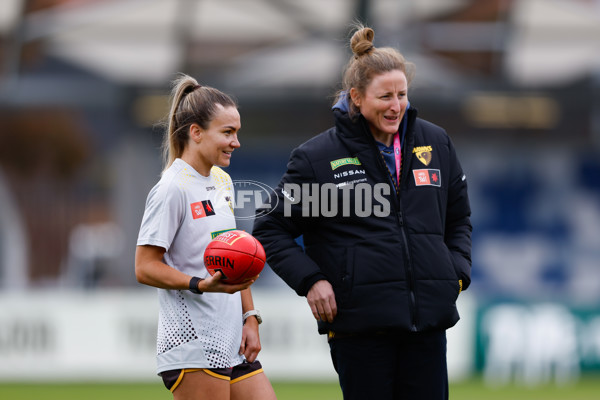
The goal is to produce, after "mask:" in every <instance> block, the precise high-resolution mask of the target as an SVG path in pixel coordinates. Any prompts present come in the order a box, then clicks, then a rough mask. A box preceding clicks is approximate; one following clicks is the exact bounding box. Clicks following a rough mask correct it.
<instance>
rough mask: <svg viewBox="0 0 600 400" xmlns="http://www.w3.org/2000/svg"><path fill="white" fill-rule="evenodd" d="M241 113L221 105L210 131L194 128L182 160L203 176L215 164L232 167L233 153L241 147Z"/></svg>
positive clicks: (218, 105)
mask: <svg viewBox="0 0 600 400" xmlns="http://www.w3.org/2000/svg"><path fill="white" fill-rule="evenodd" d="M240 128H241V122H240V114H239V112H238V110H237V109H236V108H235V107H223V106H221V105H220V104H217V111H216V113H215V115H214V118H213V119H212V121H211V122H210V124H209V126H208V128H207V129H202V128H201V127H200V126H199V125H197V124H192V125H191V126H190V139H189V141H188V146H186V149H185V150H184V151H183V154H182V156H181V158H182V159H183V160H184V161H185V162H187V163H188V164H190V165H191V166H193V167H194V168H195V169H196V170H197V171H198V172H199V173H200V174H201V175H204V176H208V175H209V174H210V169H211V168H212V167H213V165H216V166H218V167H228V166H229V163H230V161H231V153H232V152H233V150H235V149H237V148H238V147H240V142H239V141H238V138H237V135H238V131H239V130H240Z"/></svg>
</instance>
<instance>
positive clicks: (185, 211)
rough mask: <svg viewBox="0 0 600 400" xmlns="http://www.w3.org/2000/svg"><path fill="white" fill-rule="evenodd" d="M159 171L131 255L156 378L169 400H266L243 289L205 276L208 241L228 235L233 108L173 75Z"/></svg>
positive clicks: (253, 319)
mask: <svg viewBox="0 0 600 400" xmlns="http://www.w3.org/2000/svg"><path fill="white" fill-rule="evenodd" d="M171 101H172V103H171V110H170V115H169V123H168V129H167V132H166V134H165V138H164V143H163V150H164V155H165V169H164V170H163V173H162V176H161V179H160V181H159V182H158V183H157V184H156V185H155V186H154V187H153V188H152V190H151V191H150V193H149V195H148V199H147V201H146V208H145V211H144V217H143V220H142V224H141V228H140V232H139V236H138V240H137V249H136V256H135V273H136V277H137V280H138V281H139V282H140V283H143V284H146V285H150V286H154V287H157V288H159V291H158V294H159V309H160V312H159V323H158V335H157V353H158V355H157V364H158V369H157V372H158V374H159V375H160V376H161V377H162V379H163V381H164V383H165V386H166V387H167V388H168V389H169V390H171V392H172V393H173V398H174V399H175V400H187V399H211V400H226V399H227V400H229V399H275V394H274V392H273V389H272V387H271V384H270V382H269V380H268V379H267V377H266V375H265V374H264V373H263V370H262V367H261V364H260V362H259V361H258V360H256V357H257V355H258V352H259V351H260V348H261V347H260V339H259V333H258V325H259V324H260V323H261V322H262V321H261V318H260V314H257V312H256V311H255V310H254V305H253V301H252V294H251V292H250V285H251V284H252V283H253V282H254V279H256V278H253V279H251V280H249V281H247V282H244V283H241V284H237V285H230V284H224V283H222V282H221V281H220V277H221V274H220V273H219V272H218V273H216V274H215V275H214V276H211V275H210V274H208V272H207V270H206V269H205V267H204V263H203V254H204V249H205V248H206V246H207V244H208V243H209V242H210V240H212V238H214V237H215V236H217V235H218V234H219V233H222V232H224V231H227V230H232V229H235V228H236V225H235V218H234V215H233V204H232V201H233V198H234V197H233V185H232V181H231V178H230V177H229V175H228V174H226V173H225V172H224V171H223V170H222V169H221V168H219V167H227V166H228V165H229V163H230V160H231V155H232V153H233V151H234V150H235V149H237V148H239V147H240V142H239V141H238V132H239V130H240V126H241V124H240V115H239V113H238V110H237V105H236V103H235V102H234V101H233V100H232V99H231V98H230V97H229V96H227V95H226V94H224V93H222V92H221V91H219V90H217V89H214V88H210V87H206V86H201V85H199V84H198V82H197V81H196V80H194V79H193V78H191V77H189V76H186V75H182V76H180V77H179V78H178V79H177V80H176V81H175V82H174V86H173V92H172V98H171Z"/></svg>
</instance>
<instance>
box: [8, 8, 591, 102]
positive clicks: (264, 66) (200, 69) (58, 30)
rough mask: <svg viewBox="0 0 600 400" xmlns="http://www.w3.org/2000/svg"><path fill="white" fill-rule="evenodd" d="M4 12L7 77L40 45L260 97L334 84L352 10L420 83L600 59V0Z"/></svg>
mask: <svg viewBox="0 0 600 400" xmlns="http://www.w3.org/2000/svg"><path fill="white" fill-rule="evenodd" d="M0 16H1V17H0V35H1V36H4V37H5V40H4V43H5V46H4V47H5V51H4V52H3V53H4V56H3V57H2V66H3V70H4V75H5V77H6V76H9V77H10V76H11V74H13V75H14V74H18V73H19V70H20V69H22V65H21V63H22V62H23V61H22V60H23V54H24V51H25V49H26V47H28V46H31V45H32V44H37V45H38V46H39V47H38V51H43V52H44V53H45V54H46V55H47V56H50V57H55V58H57V59H59V60H63V61H65V62H67V63H70V64H73V65H76V66H78V67H79V68H82V69H84V70H88V71H90V72H92V73H94V74H97V75H98V76H100V77H103V78H104V79H106V80H109V81H112V82H116V83H120V84H125V85H139V86H150V87H152V86H164V84H165V82H168V81H169V80H171V79H172V78H173V76H174V73H175V72H177V71H185V72H188V73H192V74H194V75H201V76H202V77H203V78H206V79H207V80H208V81H209V82H211V83H214V84H215V85H219V87H223V88H235V91H236V92H237V93H243V92H246V91H247V92H249V93H253V95H255V96H260V95H261V94H264V95H269V94H270V93H273V92H274V93H278V92H282V91H290V90H292V91H293V90H296V91H305V92H307V91H308V92H311V91H317V92H319V93H321V91H322V90H327V91H330V89H331V88H332V87H333V86H334V85H336V83H337V82H338V81H339V78H340V74H341V69H342V68H343V65H344V64H345V63H346V61H347V60H348V56H349V52H348V48H347V47H348V46H347V38H348V35H347V34H348V31H349V24H350V23H351V22H352V21H354V20H357V19H360V20H364V21H366V22H367V24H369V25H370V26H373V27H374V28H375V29H376V45H378V46H385V45H390V46H394V47H397V48H399V49H400V50H401V51H403V52H404V53H405V55H406V56H407V58H408V59H409V60H412V61H414V62H415V63H416V64H417V67H418V84H419V85H420V86H425V87H442V88H444V87H454V86H464V85H469V84H470V83H469V82H471V81H473V80H477V79H478V78H482V79H485V78H486V76H485V75H486V74H485V73H482V71H481V70H478V69H477V68H472V67H473V66H472V65H471V66H468V65H464V64H461V62H460V59H461V58H462V59H466V58H469V57H470V58H473V57H474V55H476V54H477V53H482V52H483V53H489V54H492V62H493V63H494V68H495V74H496V76H501V77H502V78H503V79H505V80H507V81H510V82H514V83H516V84H517V85H524V86H535V85H552V84H554V83H556V82H565V81H569V80H573V79H576V78H578V77H580V76H582V75H585V74H589V73H590V71H597V70H598V69H599V68H600V65H599V64H600V60H599V59H598V57H597V54H598V52H599V51H600V39H599V38H600V1H599V0H490V1H486V2H478V1H472V0H425V1H419V2H398V1H396V0H356V1H347V0H327V1H322V0H304V1H301V2H298V1H293V0H255V1H247V0H102V1H99V0H44V1H41V0H33V1H25V0H5V1H3V2H2V3H1V4H0ZM40 44H41V45H40ZM449 54H454V55H457V54H458V55H461V54H462V55H463V56H464V57H452V56H450V57H448V55H449Z"/></svg>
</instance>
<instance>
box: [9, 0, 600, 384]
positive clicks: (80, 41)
mask: <svg viewBox="0 0 600 400" xmlns="http://www.w3.org/2000/svg"><path fill="white" fill-rule="evenodd" d="M355 20H360V21H364V22H366V23H367V24H368V25H370V26H372V27H374V28H375V32H376V38H375V42H376V43H375V44H376V45H377V46H385V45H390V46H394V47H397V48H399V49H400V50H401V51H402V52H403V53H404V54H405V55H406V57H407V58H408V59H409V60H410V61H413V62H414V63H415V64H416V66H417V75H416V78H415V81H414V82H413V85H412V88H411V90H410V92H409V97H410V99H411V104H412V105H413V106H415V107H417V108H418V109H419V111H420V115H421V116H422V117H424V118H426V119H428V120H430V121H432V122H435V123H437V124H439V125H441V126H443V127H445V128H446V129H447V131H448V132H449V134H450V136H451V137H452V138H453V140H454V141H455V143H456V146H457V149H458V152H459V156H460V159H461V161H462V163H463V167H464V169H465V171H466V173H467V176H468V179H469V185H470V195H471V201H472V208H473V225H474V232H473V283H472V285H471V288H470V289H469V290H468V291H467V292H465V293H464V294H463V295H461V298H460V299H459V308H460V311H461V314H462V316H463V319H462V320H461V322H459V324H458V325H457V326H456V327H455V328H453V329H451V330H450V331H449V364H450V377H451V380H452V381H453V382H456V383H458V382H461V381H463V380H468V379H471V378H473V377H481V379H482V380H483V382H484V384H485V385H486V386H488V387H496V388H497V387H500V386H504V385H513V386H514V385H517V386H518V385H522V386H526V387H536V386H538V385H557V386H563V385H575V386H576V385H577V384H578V382H579V381H580V379H581V377H582V376H584V375H591V376H595V374H597V373H598V371H599V370H600V56H599V55H598V54H600V1H599V0H485V1H483V0H480V1H477V0H419V1H418V2H417V1H396V0H354V1H350V0H326V1H321V0H303V1H293V0H255V1H248V0H102V1H100V0H4V1H2V2H0V383H2V382H4V383H11V382H21V381H25V382H36V381H55V382H63V381H99V382H102V381H107V382H108V381H111V382H114V381H148V382H156V379H157V378H156V376H155V375H154V334H155V329H156V304H155V291H154V289H151V288H146V287H141V285H139V284H137V283H136V281H135V278H134V274H133V256H134V251H135V240H136V237H137V231H138V228H139V223H140V220H141V217H142V212H143V207H144V202H145V198H146V195H147V193H148V190H149V189H150V188H151V187H152V185H153V184H154V183H155V182H156V180H157V179H158V176H159V173H160V169H161V163H160V157H159V150H158V147H159V145H160V139H161V135H162V130H161V128H160V126H158V125H157V123H158V122H159V121H160V120H161V118H163V117H164V115H165V114H166V112H167V97H166V95H167V93H168V90H169V82H170V81H171V80H172V79H173V78H174V77H175V74H176V73H177V72H185V73H188V74H190V75H193V76H194V77H196V78H197V79H198V80H199V81H200V82H201V83H203V84H207V85H210V86H215V87H218V88H220V89H222V90H224V91H226V92H228V93H231V94H233V95H234V96H235V97H237V99H238V101H239V104H240V113H241V115H242V125H243V128H242V132H241V135H240V139H241V141H242V147H241V149H239V150H238V151H236V154H235V157H234V158H233V162H232V165H231V167H229V168H228V172H229V173H230V174H231V176H232V177H233V179H235V180H252V181H258V182H261V183H263V184H266V185H271V186H274V185H275V184H276V183H277V182H278V180H279V178H280V176H281V175H282V173H283V172H284V169H285V164H286V161H287V158H288V155H289V152H290V150H291V149H292V148H293V147H295V146H296V145H298V144H299V143H301V142H303V141H304V140H306V139H308V138H309V137H311V136H313V135H315V134H317V133H318V132H320V131H322V130H324V129H325V128H327V127H329V126H330V124H331V123H332V118H331V116H330V112H329V108H330V104H331V101H332V96H333V94H334V92H335V90H337V89H338V88H339V87H338V84H339V81H340V77H341V71H342V68H343V65H344V64H345V63H346V61H347V59H348V57H349V51H348V48H347V42H348V32H349V25H350V23H351V22H352V21H355ZM251 223H252V221H251V219H248V218H241V219H240V221H239V226H240V228H242V229H245V230H248V231H251V228H252V224H251ZM253 291H254V293H255V296H256V300H255V303H256V304H257V307H258V308H260V309H261V310H262V311H263V314H265V324H263V325H262V331H261V332H262V336H263V348H264V350H263V356H262V359H263V363H264V364H265V367H266V369H267V372H268V373H269V375H270V376H271V377H272V378H273V379H274V380H281V381H289V380H311V381H325V382H333V381H335V373H334V371H333V369H332V367H331V363H330V361H329V358H328V354H327V345H326V343H325V342H324V339H323V338H321V337H319V336H318V335H317V334H316V331H315V326H314V322H313V321H312V320H311V318H310V313H309V311H308V308H307V307H306V305H305V303H304V301H303V299H299V298H297V297H296V296H295V295H294V294H293V292H292V291H291V290H289V289H287V288H286V287H285V286H284V285H283V283H282V282H281V281H280V280H279V279H278V278H277V277H276V276H274V274H273V273H272V272H271V271H270V270H268V269H266V270H265V272H264V273H263V274H262V276H261V279H260V280H259V281H258V282H257V283H256V284H255V285H254V289H253ZM1 390H2V389H0V392H1Z"/></svg>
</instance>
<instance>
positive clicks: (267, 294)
mask: <svg viewBox="0 0 600 400" xmlns="http://www.w3.org/2000/svg"><path fill="white" fill-rule="evenodd" d="M254 302H255V306H256V308H258V309H260V310H261V313H262V315H263V318H264V321H265V322H264V323H263V324H262V325H261V328H260V329H261V342H262V346H263V351H262V352H261V354H260V360H261V362H262V363H263V366H264V368H265V371H266V372H267V374H268V376H269V377H270V378H271V379H280V380H284V379H285V380H326V381H331V380H336V379H337V377H336V374H335V371H334V369H333V367H332V365H331V360H330V357H329V347H328V345H327V342H326V338H325V336H323V335H318V334H317V330H316V323H315V321H314V319H313V317H312V315H311V313H310V310H309V308H308V305H307V304H306V300H305V299H304V298H300V297H298V296H296V295H295V294H294V293H293V292H292V291H291V290H286V291H270V290H264V291H260V290H255V291H254ZM474 309H475V307H474V306H473V302H472V301H470V299H469V297H468V296H464V295H461V299H460V304H459V310H460V311H461V315H462V316H463V319H462V320H461V321H460V322H459V324H458V325H457V326H456V327H454V328H452V329H451V330H449V332H448V363H449V373H450V379H461V378H464V377H467V376H468V375H469V374H470V373H471V372H472V370H473V364H474V348H475V345H474V340H475V328H474V323H473V322H474V321H473V319H474V316H473V314H474ZM157 315H158V311H157V296H156V292H155V291H154V290H153V289H144V288H143V289H134V290H126V291H119V290H110V291H109V290H107V291H94V292H73V291H53V290H37V291H35V292H33V291H27V292H5V293H1V292H0V381H4V382H7V381H77V380H78V381H85V380H88V381H103V380H104V381H109V380H110V381H145V380H148V381H150V380H153V379H158V378H157V377H156V375H155V348H156V346H155V335H156V321H157Z"/></svg>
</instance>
